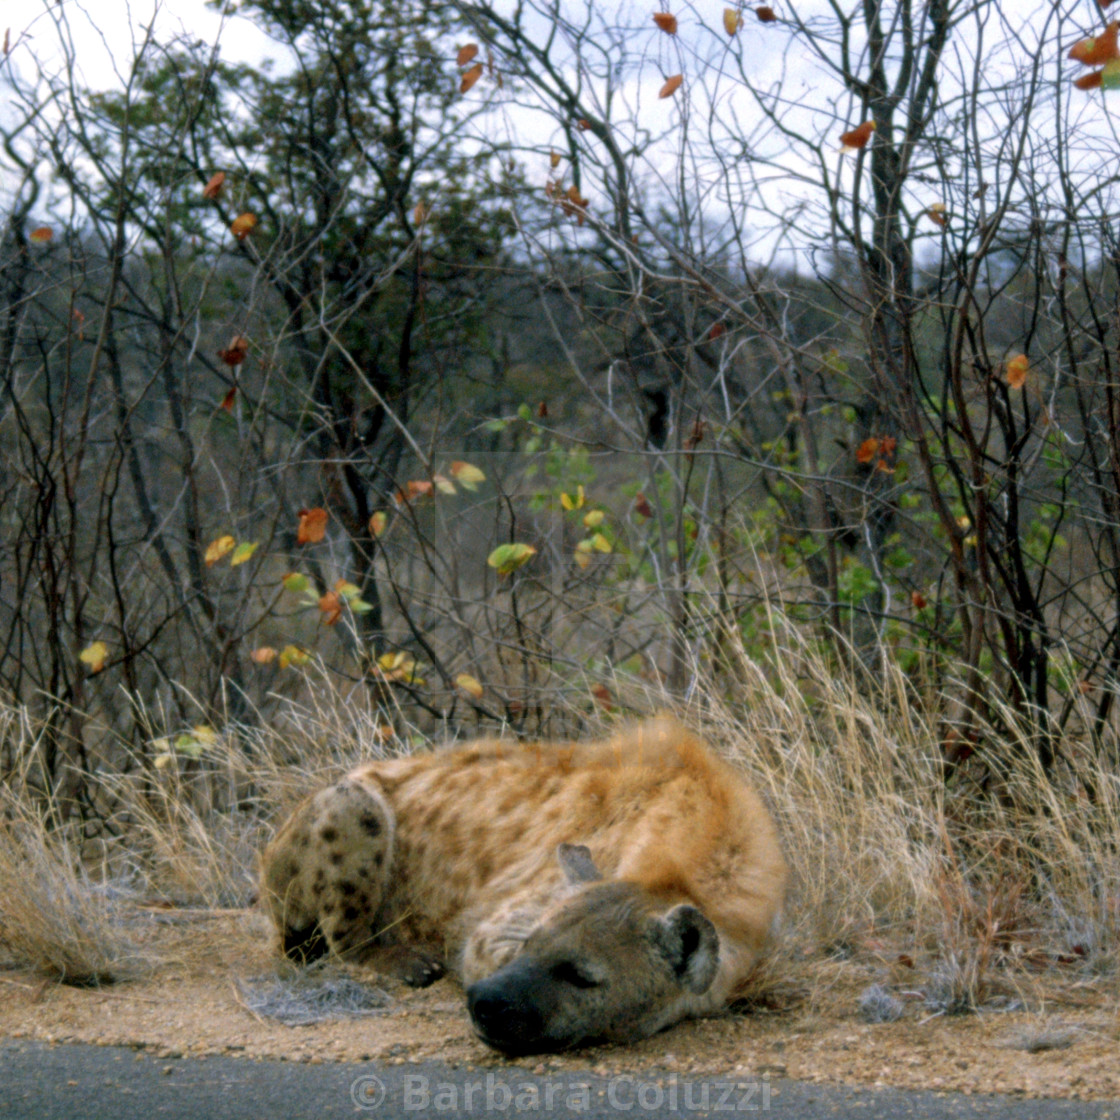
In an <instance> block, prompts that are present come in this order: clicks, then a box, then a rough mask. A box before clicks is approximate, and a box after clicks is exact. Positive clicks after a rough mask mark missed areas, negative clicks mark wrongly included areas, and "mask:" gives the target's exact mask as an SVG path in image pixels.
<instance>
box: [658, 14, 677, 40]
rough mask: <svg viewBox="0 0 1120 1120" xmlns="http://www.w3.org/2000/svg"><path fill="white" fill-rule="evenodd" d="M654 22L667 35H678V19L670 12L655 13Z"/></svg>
mask: <svg viewBox="0 0 1120 1120" xmlns="http://www.w3.org/2000/svg"><path fill="white" fill-rule="evenodd" d="M653 22H654V23H656V24H657V26H658V27H660V28H661V30H662V31H664V32H665V34H666V35H676V33H677V17H676V16H674V15H672V14H670V13H669V12H654V13H653Z"/></svg>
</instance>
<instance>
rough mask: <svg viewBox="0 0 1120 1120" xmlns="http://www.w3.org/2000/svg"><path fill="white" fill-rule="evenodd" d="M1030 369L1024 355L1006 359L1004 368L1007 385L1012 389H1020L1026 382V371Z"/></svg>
mask: <svg viewBox="0 0 1120 1120" xmlns="http://www.w3.org/2000/svg"><path fill="white" fill-rule="evenodd" d="M1029 368H1030V362H1029V361H1028V359H1027V356H1026V354H1016V355H1015V357H1014V358H1008V360H1007V365H1006V367H1005V373H1006V375H1007V384H1008V385H1010V386H1011V388H1012V389H1021V388H1022V387H1023V384H1024V383H1025V382H1026V380H1027V370H1028V369H1029Z"/></svg>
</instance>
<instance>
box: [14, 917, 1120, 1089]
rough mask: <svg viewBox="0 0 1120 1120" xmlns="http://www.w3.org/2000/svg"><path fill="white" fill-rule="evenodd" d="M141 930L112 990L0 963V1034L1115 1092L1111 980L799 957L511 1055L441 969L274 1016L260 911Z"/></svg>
mask: <svg viewBox="0 0 1120 1120" xmlns="http://www.w3.org/2000/svg"><path fill="white" fill-rule="evenodd" d="M144 937H145V939H146V941H147V942H148V943H149V944H150V946H151V948H152V950H153V956H158V958H159V959H160V962H161V963H159V964H158V966H156V967H154V968H153V969H152V971H151V972H150V973H148V974H146V975H139V976H137V977H136V978H135V979H132V980H128V981H126V982H123V983H119V984H116V985H113V986H111V987H106V988H101V989H79V988H71V987H66V986H62V985H59V984H56V983H52V982H44V981H42V980H40V979H37V978H36V977H35V976H33V975H29V974H26V973H21V972H18V971H14V970H10V969H9V970H6V971H4V970H2V966H0V997H2V998H0V1037H3V1036H8V1037H20V1038H35V1039H40V1040H44V1041H56V1042H79V1041H80V1042H93V1043H101V1044H123V1045H131V1046H136V1047H145V1048H150V1049H152V1050H153V1051H155V1052H157V1053H160V1054H166V1055H180V1056H181V1055H185V1054H191V1055H197V1054H238V1055H245V1056H247V1057H253V1058H281V1059H286V1060H290V1061H300V1062H328V1061H332V1062H333V1061H368V1060H377V1061H379V1062H383V1063H391V1064H403V1063H406V1062H414V1061H419V1060H424V1059H439V1060H442V1061H445V1062H448V1063H451V1064H469V1065H475V1066H489V1065H524V1066H527V1067H529V1068H532V1069H534V1070H536V1071H538V1072H545V1071H548V1070H565V1071H568V1070H575V1069H578V1070H591V1071H593V1072H595V1073H598V1074H601V1075H608V1076H609V1075H611V1074H615V1073H622V1072H630V1073H641V1072H646V1071H652V1070H675V1071H677V1072H679V1073H689V1074H703V1073H711V1074H718V1073H726V1072H730V1071H736V1072H741V1073H744V1074H749V1075H751V1076H762V1075H763V1074H766V1073H769V1074H771V1075H772V1076H774V1077H790V1078H796V1079H801V1080H805V1081H816V1082H846V1083H849V1084H856V1085H864V1086H870V1085H892V1086H897V1087H903V1088H906V1087H909V1088H919V1087H921V1088H934V1089H944V1090H961V1091H964V1092H969V1093H981V1092H1000V1093H1020V1094H1024V1095H1028V1096H1049V1097H1076V1098H1084V1099H1120V1008H1118V1004H1117V999H1116V992H1115V984H1114V982H1110V983H1108V984H1105V983H1104V982H1094V981H1091V980H1081V981H1078V980H1076V979H1075V978H1073V977H1057V978H1055V977H1048V978H1039V979H1032V980H1030V981H1029V982H1026V981H1022V980H1020V981H1019V985H1018V994H1019V997H1020V998H1021V999H1022V1001H1023V1002H1024V1004H1025V1005H1026V1006H1027V1007H1029V1008H1031V1009H1032V1010H1030V1011H1005V1012H984V1013H981V1014H977V1015H969V1016H957V1017H946V1016H934V1017H931V1016H930V1014H929V1012H928V1011H926V1010H925V1009H924V1007H923V1006H922V1002H921V999H920V997H919V996H918V995H917V993H916V992H915V993H914V994H912V995H911V996H910V997H909V998H908V997H907V996H906V983H905V981H906V977H905V975H900V974H899V972H900V968H899V965H898V962H897V959H896V958H894V957H892V958H891V959H890V960H888V959H887V958H885V957H882V956H880V957H876V955H875V954H874V953H868V954H866V955H865V956H863V957H861V958H859V959H853V960H848V961H839V962H833V961H826V962H816V963H808V964H806V975H805V981H806V982H805V986H804V988H803V989H801V990H798V991H782V990H780V989H779V990H777V991H775V993H774V996H773V998H772V999H771V1000H770V1003H771V1004H772V1005H773V1006H771V1007H768V1008H767V1009H764V1010H758V1009H756V1010H754V1011H752V1012H750V1013H749V1014H741V1015H740V1014H735V1015H729V1016H727V1017H724V1018H721V1019H713V1020H706V1021H701V1022H693V1023H684V1024H680V1025H679V1026H677V1027H675V1028H673V1029H672V1030H669V1031H667V1032H665V1033H663V1034H661V1035H658V1036H657V1037H655V1038H652V1039H647V1040H646V1041H644V1042H642V1043H639V1044H637V1045H635V1046H629V1047H621V1046H604V1047H596V1048H593V1049H589V1050H584V1051H581V1052H578V1053H576V1054H573V1055H562V1056H559V1057H549V1058H545V1059H539V1058H535V1059H529V1060H522V1061H510V1060H509V1059H505V1058H502V1057H500V1056H498V1055H496V1054H494V1053H493V1052H492V1051H490V1050H488V1049H487V1048H486V1047H484V1046H483V1045H482V1044H481V1043H480V1042H478V1041H477V1040H476V1039H475V1038H474V1037H473V1035H472V1034H471V1032H470V1028H469V1024H468V1021H467V1016H466V1010H465V1007H464V1002H463V998H462V991H461V989H460V988H459V987H458V986H457V985H455V984H454V983H453V982H452V981H450V980H441V981H439V982H438V983H436V984H434V985H433V986H432V987H430V988H428V989H426V990H423V991H412V990H410V989H407V988H405V987H403V986H400V985H386V984H383V983H380V982H379V981H378V983H380V986H381V987H383V988H384V989H385V990H386V991H387V992H388V993H389V995H390V997H391V1007H390V1009H389V1010H388V1011H386V1012H384V1013H378V1014H376V1015H372V1016H367V1017H363V1018H361V1019H349V1020H336V1021H332V1022H327V1023H320V1024H316V1025H312V1026H301V1027H286V1026H282V1025H280V1024H278V1023H276V1022H275V1021H271V1020H266V1019H263V1018H260V1017H258V1016H256V1015H254V1014H253V1013H251V1012H250V1011H249V1010H248V1009H247V1008H246V1007H245V1005H244V1002H243V1000H242V997H241V993H240V990H239V988H238V981H239V980H242V981H248V980H253V979H258V978H261V977H265V976H269V975H272V976H275V974H276V969H277V962H276V961H275V960H274V959H273V958H272V957H271V956H270V954H269V952H268V950H267V945H268V934H267V930H266V928H265V924H264V920H263V918H262V917H261V916H260V915H258V914H255V913H251V912H245V913H243V914H240V913H232V914H224V915H221V916H218V917H213V916H203V915H195V916H191V915H176V914H174V913H169V914H166V915H157V916H155V917H153V919H152V921H151V925H150V929H149V930H148V931H147V932H146V933H145V934H144ZM892 970H893V972H892ZM902 972H903V973H904V972H905V969H903V970H902ZM876 981H879V982H888V983H891V986H892V990H893V991H895V992H896V993H898V994H901V995H902V996H903V998H904V999H906V1000H907V1011H906V1015H905V1017H904V1018H903V1019H902V1020H900V1021H898V1022H895V1023H882V1024H874V1025H871V1024H867V1023H864V1022H862V1021H861V1019H860V1016H859V1013H858V999H859V994H860V993H861V992H862V991H863V990H865V989H866V988H867V986H868V985H869V984H871V983H873V982H876ZM914 986H915V988H917V986H918V980H917V979H915V980H914ZM1055 1046H1056V1047H1057V1048H1054V1047H1055ZM1047 1047H1050V1048H1047Z"/></svg>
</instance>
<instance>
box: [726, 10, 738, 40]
mask: <svg viewBox="0 0 1120 1120" xmlns="http://www.w3.org/2000/svg"><path fill="white" fill-rule="evenodd" d="M742 26H743V16H742V13H741V12H739V11H738V10H737V9H735V8H724V9H723V29H724V31H726V32H727V34H728V35H734V34H735V32H736V31H738V30H739V28H740V27H742Z"/></svg>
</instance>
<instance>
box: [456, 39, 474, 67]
mask: <svg viewBox="0 0 1120 1120" xmlns="http://www.w3.org/2000/svg"><path fill="white" fill-rule="evenodd" d="M477 54H478V44H477V43H467V45H466V46H464V47H460V48H459V53H458V54H457V55H456V56H455V65H456V66H466V64H467V63H468V62H472V61H473V60H474V58H475V56H476V55H477Z"/></svg>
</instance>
